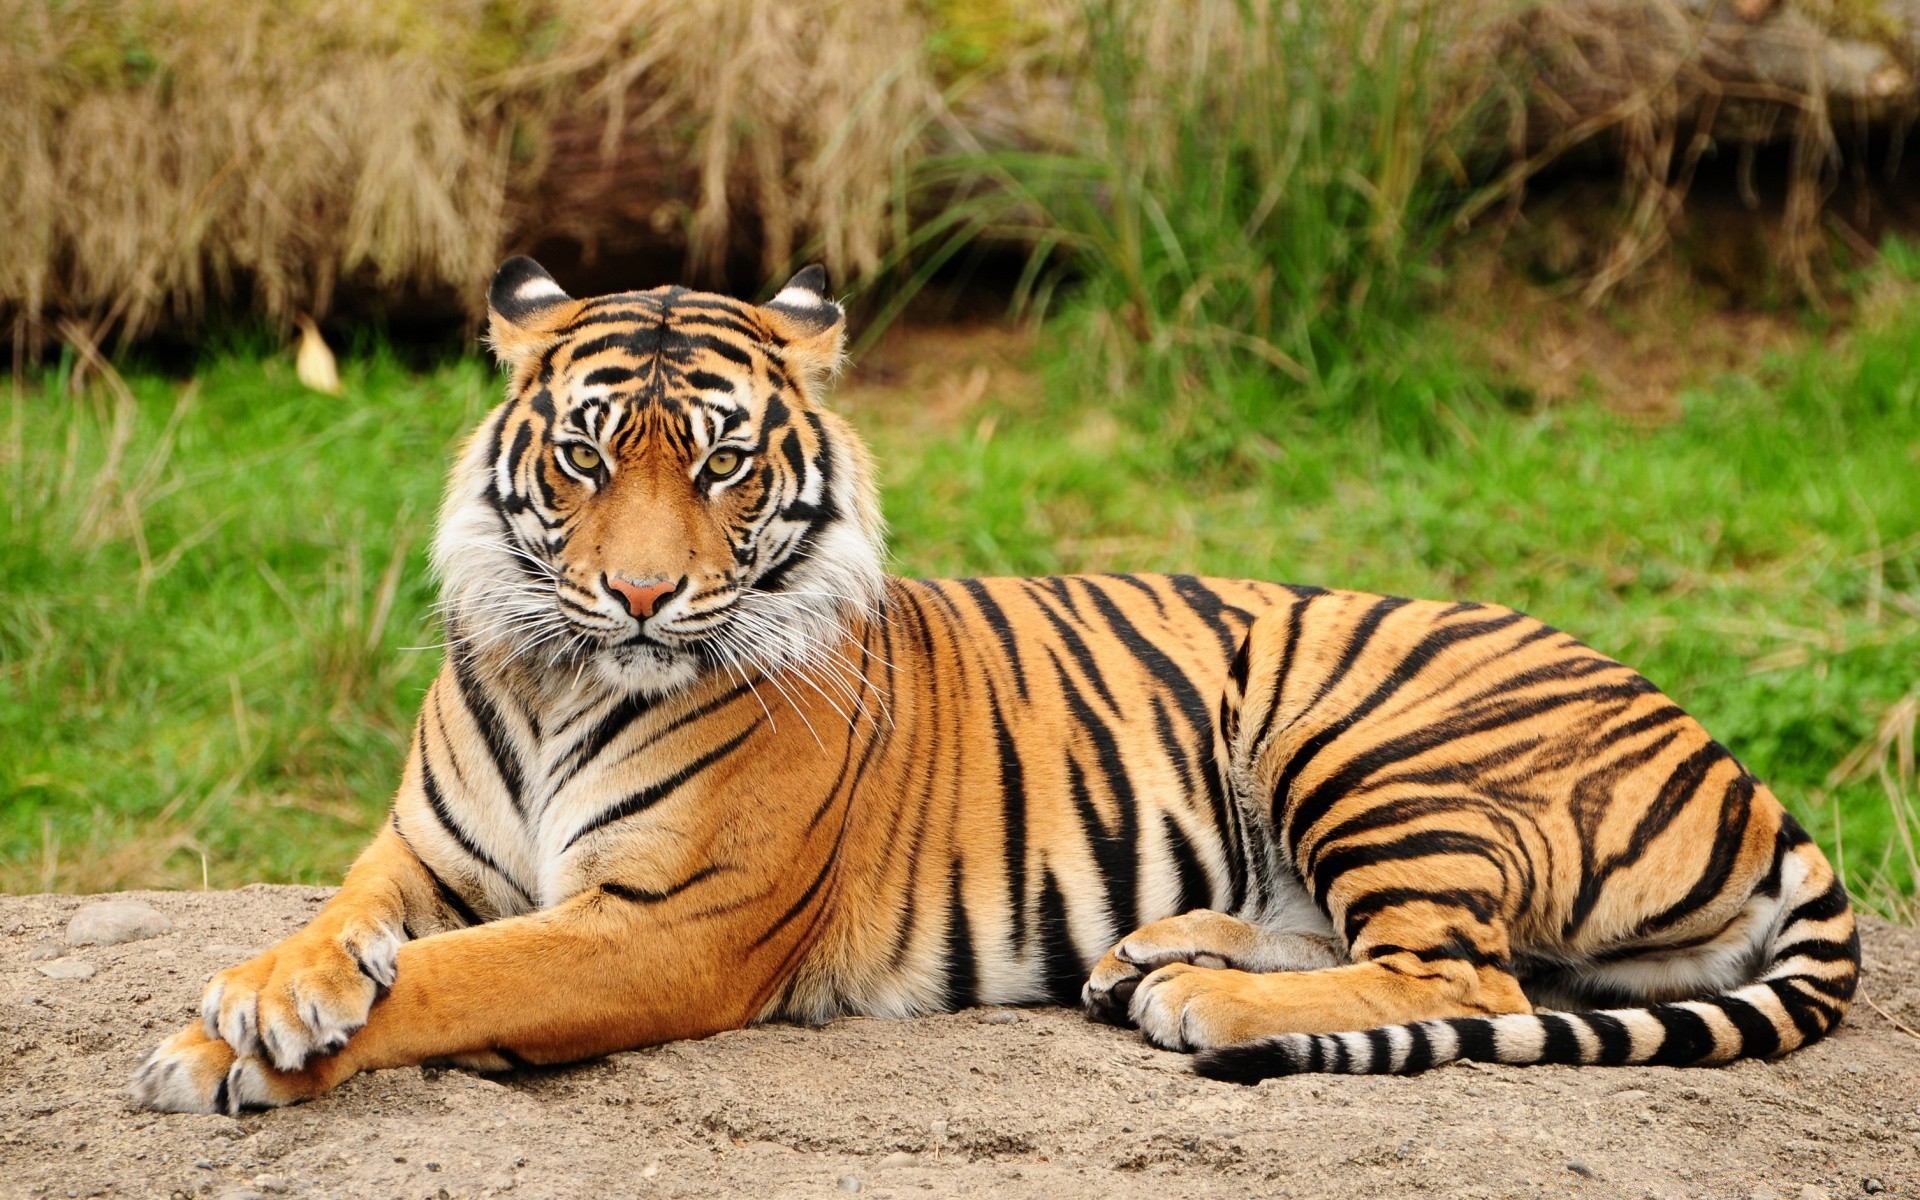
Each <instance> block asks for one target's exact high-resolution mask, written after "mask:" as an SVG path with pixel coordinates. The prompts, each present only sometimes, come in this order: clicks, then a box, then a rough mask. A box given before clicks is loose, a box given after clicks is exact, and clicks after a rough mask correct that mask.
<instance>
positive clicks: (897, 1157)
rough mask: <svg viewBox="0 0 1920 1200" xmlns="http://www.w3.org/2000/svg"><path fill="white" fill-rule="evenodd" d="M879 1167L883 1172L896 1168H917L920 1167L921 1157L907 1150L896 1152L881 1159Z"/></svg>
mask: <svg viewBox="0 0 1920 1200" xmlns="http://www.w3.org/2000/svg"><path fill="white" fill-rule="evenodd" d="M879 1165H880V1169H881V1170H882V1171H888V1170H892V1169H893V1168H894V1167H917V1166H919V1165H920V1156H919V1155H918V1154H914V1153H912V1152H910V1151H907V1150H895V1151H894V1152H893V1153H892V1154H889V1155H887V1156H886V1157H885V1158H883V1159H881V1160H880V1164H879Z"/></svg>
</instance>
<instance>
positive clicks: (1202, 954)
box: [1080, 908, 1343, 1026]
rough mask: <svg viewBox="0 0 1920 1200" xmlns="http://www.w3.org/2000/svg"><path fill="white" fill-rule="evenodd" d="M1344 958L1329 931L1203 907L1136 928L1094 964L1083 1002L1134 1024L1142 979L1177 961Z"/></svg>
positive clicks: (1272, 966)
mask: <svg viewBox="0 0 1920 1200" xmlns="http://www.w3.org/2000/svg"><path fill="white" fill-rule="evenodd" d="M1342 961H1343V956H1342V955H1341V953H1340V948H1339V946H1338V945H1337V944H1336V943H1335V942H1334V941H1333V939H1332V938H1329V937H1317V936H1315V935H1313V934H1307V933H1277V932H1274V931H1271V930H1267V929H1263V928H1261V927H1260V926H1258V925H1255V924H1252V923H1250V922H1248V921H1243V920H1241V919H1240V918H1239V917H1233V916H1228V915H1227V914H1226V913H1223V912H1215V911H1213V910H1212V909H1206V908H1200V909H1195V910H1194V911H1192V912H1187V913H1181V914H1180V915H1179V916H1177V917H1167V918H1165V919H1164V920H1159V921H1154V922H1151V923H1149V924H1147V925H1143V926H1141V927H1140V928H1139V929H1136V930H1134V931H1133V932H1132V933H1130V934H1128V935H1127V936H1126V937H1125V938H1122V939H1121V940H1120V941H1119V942H1118V943H1116V944H1115V945H1114V947H1113V948H1112V949H1111V950H1108V951H1107V953H1106V955H1105V956H1104V957H1102V958H1101V959H1100V961H1099V963H1097V964H1096V965H1095V966H1094V968H1093V974H1092V975H1091V976H1090V977H1089V978H1088V979H1087V983H1086V986H1085V987H1083V988H1082V989H1081V990H1080V1002H1081V1004H1083V1005H1084V1006H1085V1007H1086V1010H1087V1015H1088V1016H1090V1017H1093V1018H1094V1019H1095V1020H1099V1021H1106V1022H1109V1023H1110V1024H1114V1025H1122V1026H1127V1025H1132V1024H1133V1020H1132V1019H1131V1017H1130V1016H1129V1015H1128V1006H1129V1004H1130V1003H1131V1002H1132V1000H1133V996H1134V992H1135V990H1136V989H1137V988H1138V987H1139V984H1140V981H1141V980H1142V979H1145V978H1146V977H1147V976H1148V975H1149V974H1150V973H1152V972H1154V971H1157V970H1159V969H1161V968H1162V967H1166V966H1169V965H1171V964H1174V963H1181V964H1186V965H1188V966H1192V967H1196V968H1200V969H1203V970H1216V971H1217V970H1226V969H1232V970H1236V971H1248V972H1259V973H1267V972H1274V971H1312V970H1317V969H1320V968H1322V967H1331V966H1335V965H1337V964H1339V963H1340V962H1342Z"/></svg>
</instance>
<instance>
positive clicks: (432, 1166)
mask: <svg viewBox="0 0 1920 1200" xmlns="http://www.w3.org/2000/svg"><path fill="white" fill-rule="evenodd" d="M421 1165H422V1166H424V1167H426V1168H427V1170H429V1171H438V1170H439V1169H440V1164H439V1163H437V1162H430V1163H423V1164H421Z"/></svg>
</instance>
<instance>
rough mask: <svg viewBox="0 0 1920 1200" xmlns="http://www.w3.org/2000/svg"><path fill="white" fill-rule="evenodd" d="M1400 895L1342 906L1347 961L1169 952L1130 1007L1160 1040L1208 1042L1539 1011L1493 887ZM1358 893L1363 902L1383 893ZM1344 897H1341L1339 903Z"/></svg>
mask: <svg viewBox="0 0 1920 1200" xmlns="http://www.w3.org/2000/svg"><path fill="white" fill-rule="evenodd" d="M1407 893H1412V894H1410V895H1407ZM1403 895H1407V898H1405V899H1401V900H1398V901H1395V902H1393V903H1389V904H1381V906H1380V907H1379V908H1378V910H1377V911H1374V912H1371V913H1366V914H1364V915H1363V914H1361V913H1359V912H1348V913H1347V914H1346V924H1347V927H1348V928H1354V927H1355V926H1356V925H1357V926H1358V929H1357V932H1356V933H1355V935H1354V937H1353V941H1352V955H1353V962H1352V963H1351V964H1349V965H1346V966H1334V967H1327V968H1324V969H1321V970H1310V971H1292V972H1287V973H1284V974H1256V973H1253V972H1250V971H1241V970H1207V969H1204V968H1201V967H1196V966H1193V965H1192V964H1189V963H1184V962H1174V963H1169V964H1167V965H1166V966H1163V967H1160V968H1158V969H1157V970H1155V971H1153V972H1152V973H1150V974H1149V975H1147V977H1146V978H1145V979H1143V980H1141V981H1140V983H1139V985H1138V987H1137V988H1136V989H1135V991H1134V994H1133V999H1132V1002H1131V1003H1130V1005H1129V1008H1128V1011H1129V1015H1130V1016H1131V1017H1132V1018H1133V1020H1134V1023H1136V1024H1137V1025H1139V1027H1140V1031H1141V1032H1142V1033H1143V1034H1145V1035H1146V1038H1147V1040H1148V1041H1150V1042H1152V1043H1153V1044H1154V1045H1156V1046H1160V1047H1162V1048H1163V1049H1168V1050H1207V1049H1213V1048H1217V1047H1222V1046H1238V1045H1244V1044H1246V1043H1248V1042H1253V1041H1257V1040H1259V1039H1261V1038H1266V1037H1273V1036H1277V1035H1279V1034H1285V1033H1339V1032H1343V1031H1346V1030H1352V1029H1369V1028H1374V1027H1377V1026H1383V1025H1400V1024H1407V1023H1410V1022H1414V1021H1424V1020H1431V1019H1434V1018H1440V1017H1468V1016H1494V1015H1499V1014H1503V1013H1525V1012H1531V1011H1532V1010H1533V1009H1532V1005H1531V1004H1530V1003H1528V1001H1527V997H1526V995H1525V993H1523V992H1522V991H1521V988H1520V981H1519V979H1518V978H1517V977H1516V976H1515V975H1514V974H1513V972H1512V970H1511V969H1510V960H1509V953H1508V945H1507V934H1506V929H1505V925H1504V922H1503V921H1502V920H1501V919H1500V918H1499V917H1498V916H1497V915H1494V913H1493V912H1492V911H1491V910H1492V909H1493V907H1494V905H1493V900H1492V896H1490V895H1487V894H1484V893H1475V892H1473V891H1471V890H1470V889H1468V890H1463V889H1460V888H1459V886H1458V884H1455V885H1454V886H1453V887H1450V888H1443V889H1435V890H1433V891H1430V892H1428V891H1422V890H1420V889H1418V888H1408V889H1407V891H1406V893H1403ZM1354 900H1355V901H1356V903H1355V908H1356V909H1358V908H1361V907H1364V906H1367V905H1372V904H1380V902H1381V897H1378V896H1376V897H1373V898H1362V897H1358V896H1356V897H1354ZM1342 907H1345V906H1343V905H1339V904H1337V903H1336V908H1335V911H1336V913H1338V912H1339V911H1340V909H1341V908H1342ZM1356 918H1357V919H1356Z"/></svg>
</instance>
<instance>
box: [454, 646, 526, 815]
mask: <svg viewBox="0 0 1920 1200" xmlns="http://www.w3.org/2000/svg"><path fill="white" fill-rule="evenodd" d="M450 657H451V658H452V660H453V681H454V685H455V690H456V691H457V692H458V693H459V694H460V702H461V703H462V704H464V705H465V706H466V709H467V713H468V715H469V716H471V717H472V718H473V723H474V724H475V725H477V726H478V727H479V729H480V740H481V741H482V742H484V743H485V744H486V747H487V756H488V757H489V758H491V759H492V760H493V769H494V773H495V774H497V775H499V776H500V783H501V786H503V787H505V788H506V789H507V799H508V800H509V801H510V802H511V803H512V804H513V807H514V810H515V811H516V812H519V813H521V814H522V815H524V814H525V812H526V808H525V797H524V796H523V795H522V794H521V789H522V787H523V784H522V782H521V774H520V758H519V756H518V755H517V754H516V753H515V752H514V749H513V743H512V741H511V740H510V739H509V738H508V737H507V731H506V728H505V726H504V725H503V724H502V722H501V720H500V710H499V709H498V708H497V707H495V706H494V703H493V700H492V698H490V697H489V696H488V695H487V694H486V689H485V687H484V686H483V685H482V684H481V682H480V679H479V677H478V676H476V675H475V674H474V671H473V658H472V652H471V649H470V647H469V646H468V645H467V644H466V643H465V642H462V643H461V644H460V645H459V646H458V647H457V648H455V650H454V652H453V654H452V655H451V656H450Z"/></svg>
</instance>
